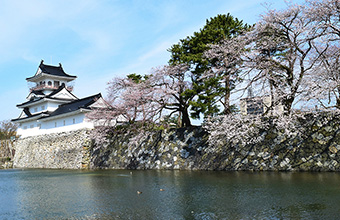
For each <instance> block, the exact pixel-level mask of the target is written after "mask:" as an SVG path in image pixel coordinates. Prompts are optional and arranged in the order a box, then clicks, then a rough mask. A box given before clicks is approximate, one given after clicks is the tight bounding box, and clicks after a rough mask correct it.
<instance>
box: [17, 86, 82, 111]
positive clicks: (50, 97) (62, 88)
mask: <svg viewBox="0 0 340 220" xmlns="http://www.w3.org/2000/svg"><path fill="white" fill-rule="evenodd" d="M61 91H65V92H67V93H68V94H69V96H70V97H73V98H72V99H78V98H77V97H76V96H75V95H73V94H72V93H71V92H70V91H68V90H67V89H65V86H64V85H62V86H60V87H59V88H58V89H57V90H55V91H53V92H51V93H50V94H48V95H45V94H44V93H39V94H42V95H43V97H38V99H33V100H29V101H27V102H24V103H21V104H18V105H17V107H24V106H30V104H33V103H36V102H39V101H41V100H43V99H48V100H54V101H58V102H65V101H70V100H72V99H66V98H56V95H57V94H58V93H59V92H61Z"/></svg>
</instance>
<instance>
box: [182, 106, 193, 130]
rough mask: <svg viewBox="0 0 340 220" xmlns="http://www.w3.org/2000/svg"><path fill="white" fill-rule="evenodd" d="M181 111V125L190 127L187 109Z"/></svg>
mask: <svg viewBox="0 0 340 220" xmlns="http://www.w3.org/2000/svg"><path fill="white" fill-rule="evenodd" d="M181 113H182V127H190V126H191V121H190V117H189V113H188V109H187V108H185V109H184V110H183V111H182V112H181Z"/></svg>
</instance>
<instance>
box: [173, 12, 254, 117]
mask: <svg viewBox="0 0 340 220" xmlns="http://www.w3.org/2000/svg"><path fill="white" fill-rule="evenodd" d="M249 29H250V26H249V25H247V24H243V21H242V20H238V19H237V18H234V17H233V16H231V15H230V14H227V15H225V14H223V15H217V16H216V17H213V18H210V19H207V20H206V24H205V26H204V27H203V28H202V29H200V31H199V32H194V34H193V36H188V37H186V38H185V39H181V40H180V41H179V43H178V44H175V45H173V46H172V47H171V48H170V49H168V51H169V52H170V53H171V59H170V60H169V64H170V65H176V64H180V63H185V64H188V65H189V66H190V67H191V71H192V73H193V77H192V81H193V88H192V89H191V90H190V91H185V92H184V93H183V96H184V97H186V96H187V97H192V95H193V94H195V95H197V99H194V100H192V101H190V105H191V117H193V118H196V119H198V118H200V115H201V114H203V115H204V116H208V115H216V114H219V113H229V112H231V110H232V109H233V108H234V107H233V106H229V105H228V106H229V107H227V108H229V109H221V107H220V106H221V103H220V101H221V99H222V98H225V97H226V96H228V97H227V99H228V98H229V96H230V91H231V90H232V89H233V88H234V83H235V82H233V81H232V80H228V81H223V80H222V79H223V78H225V75H226V74H237V73H235V72H234V73H230V72H225V73H222V74H221V75H219V76H217V77H209V78H207V77H202V76H203V74H204V73H206V71H208V70H209V69H211V68H212V67H214V66H215V65H216V63H217V62H218V61H217V60H213V59H210V60H209V59H206V58H205V57H204V52H205V51H207V50H208V49H210V47H209V45H211V44H219V43H220V42H221V41H222V40H225V39H230V38H233V37H236V36H238V35H240V34H242V33H243V32H245V31H247V30H249Z"/></svg>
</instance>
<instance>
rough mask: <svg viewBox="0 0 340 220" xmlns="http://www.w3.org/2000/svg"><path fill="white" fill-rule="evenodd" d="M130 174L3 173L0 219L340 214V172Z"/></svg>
mask: <svg viewBox="0 0 340 220" xmlns="http://www.w3.org/2000/svg"><path fill="white" fill-rule="evenodd" d="M130 172H131V171H128V170H103V171H70V170H1V171H0V199H1V200H0V201H6V202H1V203H0V219H20V218H24V219H70V218H71V219H286V218H288V219H320V218H321V219H336V218H337V217H338V215H339V214H340V206H339V205H338V204H339V202H340V175H339V174H338V173H275V172H261V173H251V172H207V171H206V172H203V171H132V173H130ZM160 189H163V190H162V191H161V190H160ZM137 191H141V192H142V193H141V194H137Z"/></svg>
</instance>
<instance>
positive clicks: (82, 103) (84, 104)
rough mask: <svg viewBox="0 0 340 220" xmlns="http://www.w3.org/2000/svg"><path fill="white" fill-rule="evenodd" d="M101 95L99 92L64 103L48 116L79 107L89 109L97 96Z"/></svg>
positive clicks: (75, 109)
mask: <svg viewBox="0 0 340 220" xmlns="http://www.w3.org/2000/svg"><path fill="white" fill-rule="evenodd" d="M101 97H102V95H101V94H100V93H98V94H96V95H93V96H89V97H86V98H83V99H78V100H75V101H72V102H70V103H65V104H62V105H60V106H59V108H57V109H56V110H55V111H54V112H53V113H51V114H50V115H49V116H48V117H53V116H57V115H61V114H65V113H69V112H73V111H77V110H79V109H88V110H90V106H91V105H92V104H93V103H95V102H96V101H97V100H98V99H99V98H101Z"/></svg>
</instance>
